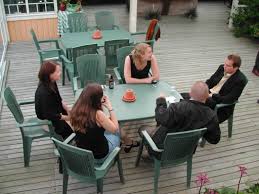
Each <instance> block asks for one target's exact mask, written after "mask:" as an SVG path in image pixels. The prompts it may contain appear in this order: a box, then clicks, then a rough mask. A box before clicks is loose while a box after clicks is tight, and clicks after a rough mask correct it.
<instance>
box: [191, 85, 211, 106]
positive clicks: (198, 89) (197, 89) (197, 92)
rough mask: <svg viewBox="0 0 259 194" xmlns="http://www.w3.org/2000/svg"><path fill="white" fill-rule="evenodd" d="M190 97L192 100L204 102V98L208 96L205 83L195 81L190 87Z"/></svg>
mask: <svg viewBox="0 0 259 194" xmlns="http://www.w3.org/2000/svg"><path fill="white" fill-rule="evenodd" d="M190 97H191V98H192V99H193V100H196V101H199V102H203V103H205V101H206V99H207V98H208V97H209V89H208V86H207V84H206V83H204V82H203V81H197V82H195V83H194V84H193V85H192V87H191V91H190Z"/></svg>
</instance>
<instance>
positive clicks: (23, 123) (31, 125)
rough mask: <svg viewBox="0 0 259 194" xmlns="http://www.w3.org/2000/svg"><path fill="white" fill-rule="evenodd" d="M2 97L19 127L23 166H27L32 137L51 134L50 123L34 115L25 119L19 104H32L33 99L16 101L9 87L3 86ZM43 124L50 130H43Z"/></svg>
mask: <svg viewBox="0 0 259 194" xmlns="http://www.w3.org/2000/svg"><path fill="white" fill-rule="evenodd" d="M4 99H5V101H6V103H7V107H8V108H9V110H10V111H11V113H12V114H13V116H14V118H15V120H16V123H17V126H18V127H19V128H20V131H21V134H22V141H23V157H24V166H25V167H28V166H29V163H30V155H31V144H32V141H33V140H34V139H39V138H44V137H49V136H50V135H51V134H50V133H51V130H53V127H52V123H51V122H50V121H47V120H39V119H38V118H35V117H33V118H29V119H26V120H25V119H24V116H23V113H22V111H21V108H20V106H22V105H28V104H33V103H34V101H23V102H20V103H18V102H17V100H16V97H15V95H14V93H13V92H12V90H11V88H10V87H7V88H5V90H4ZM43 125H45V126H46V125H48V127H49V130H50V132H47V131H45V130H44V129H43ZM53 131H54V130H53Z"/></svg>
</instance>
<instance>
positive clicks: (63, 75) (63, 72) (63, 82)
mask: <svg viewBox="0 0 259 194" xmlns="http://www.w3.org/2000/svg"><path fill="white" fill-rule="evenodd" d="M65 72H66V71H65V66H64V65H63V64H62V86H64V85H65V79H66V75H65Z"/></svg>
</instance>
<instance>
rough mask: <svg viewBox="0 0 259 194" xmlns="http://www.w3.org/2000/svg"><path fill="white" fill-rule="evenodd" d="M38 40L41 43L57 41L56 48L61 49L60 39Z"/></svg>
mask: <svg viewBox="0 0 259 194" xmlns="http://www.w3.org/2000/svg"><path fill="white" fill-rule="evenodd" d="M38 42H39V44H40V43H48V42H55V43H56V48H58V49H59V44H58V39H48V40H40V41H38Z"/></svg>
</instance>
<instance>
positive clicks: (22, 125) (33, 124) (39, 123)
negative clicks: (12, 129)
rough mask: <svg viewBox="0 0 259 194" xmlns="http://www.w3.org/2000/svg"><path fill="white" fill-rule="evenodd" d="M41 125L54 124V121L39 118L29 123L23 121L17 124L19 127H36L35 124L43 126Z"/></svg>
mask: <svg viewBox="0 0 259 194" xmlns="http://www.w3.org/2000/svg"><path fill="white" fill-rule="evenodd" d="M41 125H52V123H51V122H50V121H48V120H39V121H37V122H31V123H29V122H27V123H25V122H24V123H22V124H19V123H18V124H17V127H35V126H41Z"/></svg>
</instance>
